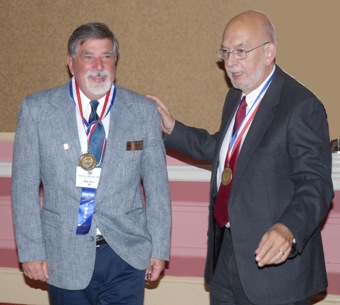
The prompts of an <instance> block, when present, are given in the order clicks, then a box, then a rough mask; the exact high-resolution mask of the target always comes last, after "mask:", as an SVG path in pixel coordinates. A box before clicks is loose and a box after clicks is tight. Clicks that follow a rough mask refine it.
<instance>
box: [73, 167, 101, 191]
mask: <svg viewBox="0 0 340 305" xmlns="http://www.w3.org/2000/svg"><path fill="white" fill-rule="evenodd" d="M100 172H101V168H99V167H96V168H94V169H93V170H90V171H87V170H84V169H83V168H81V167H80V166H77V172H76V175H77V177H76V186H77V187H87V188H93V189H96V188H97V187H98V184H99V177H100Z"/></svg>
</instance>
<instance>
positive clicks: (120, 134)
mask: <svg viewBox="0 0 340 305" xmlns="http://www.w3.org/2000/svg"><path fill="white" fill-rule="evenodd" d="M116 90H117V92H116V99H115V102H114V105H113V107H112V109H111V111H110V127H109V134H108V138H107V144H106V148H105V156H104V161H103V166H102V171H101V177H100V180H101V181H100V184H101V186H103V185H102V184H103V183H104V184H105V181H107V179H108V178H109V177H110V176H112V175H114V173H115V171H116V170H117V167H118V165H119V164H120V160H121V158H122V156H123V154H124V153H125V150H126V132H127V131H128V130H130V129H131V128H130V127H131V126H132V124H133V122H132V121H131V119H130V118H131V116H130V115H126V114H127V112H129V111H130V110H129V101H126V100H125V99H124V97H123V95H122V89H121V88H120V87H118V86H116ZM104 189H105V188H104Z"/></svg>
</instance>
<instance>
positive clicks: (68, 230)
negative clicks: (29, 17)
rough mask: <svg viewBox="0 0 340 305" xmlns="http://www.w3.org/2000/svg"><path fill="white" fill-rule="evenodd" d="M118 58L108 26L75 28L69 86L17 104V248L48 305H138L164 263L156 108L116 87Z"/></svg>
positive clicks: (165, 220)
mask: <svg viewBox="0 0 340 305" xmlns="http://www.w3.org/2000/svg"><path fill="white" fill-rule="evenodd" d="M117 57H118V42H117V40H116V38H115V36H114V35H113V33H112V32H111V31H110V29H109V28H108V27H107V26H106V25H105V24H102V23H88V24H84V25H81V26H79V27H78V28H77V29H76V30H75V31H74V32H73V34H72V35H71V37H70V39H69V43H68V56H67V63H68V66H69V69H70V72H71V74H72V75H73V77H72V79H71V80H70V81H69V82H67V83H66V84H64V85H62V86H59V87H56V88H52V89H49V90H45V91H42V92H39V93H36V94H33V95H31V96H29V97H27V98H25V99H24V101H23V102H22V104H21V107H20V112H19V118H18V127H17V131H16V135H15V142H14V159H13V176H12V202H13V215H14V226H15V234H16V242H17V247H18V253H19V260H20V262H22V265H23V270H24V273H25V275H26V276H28V277H29V278H31V279H34V280H40V281H44V282H45V281H47V283H48V291H49V297H50V303H51V305H77V304H78V305H95V304H102V305H104V304H129V305H141V304H143V300H144V280H145V278H146V279H147V280H151V281H154V280H156V279H157V278H158V277H159V275H160V273H161V271H162V270H163V269H164V266H165V261H166V260H168V259H169V252H170V230H171V207H170V193H169V185H168V176H167V169H166V163H165V149H164V143H163V139H162V132H161V130H160V128H159V125H160V124H161V118H160V115H159V113H158V111H157V107H156V105H155V103H153V102H152V101H150V100H148V99H147V98H145V97H144V96H142V95H140V94H137V93H136V92H132V91H130V90H127V89H124V88H122V87H120V86H118V85H116V84H115V83H114V80H115V72H116V70H115V67H116V61H117ZM95 143H97V144H98V145H97V144H95ZM141 181H142V182H143V188H144V192H143V191H142V189H141ZM40 184H42V185H43V190H44V199H43V205H42V207H41V206H40V197H39V186H40ZM144 194H145V196H144Z"/></svg>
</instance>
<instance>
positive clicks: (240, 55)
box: [216, 41, 270, 60]
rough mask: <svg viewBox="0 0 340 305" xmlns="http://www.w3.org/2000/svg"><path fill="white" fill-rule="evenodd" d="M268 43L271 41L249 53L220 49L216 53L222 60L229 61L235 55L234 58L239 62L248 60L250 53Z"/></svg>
mask: <svg viewBox="0 0 340 305" xmlns="http://www.w3.org/2000/svg"><path fill="white" fill-rule="evenodd" d="M267 43H270V41H267V42H265V43H263V44H260V45H259V46H257V47H255V48H252V49H250V50H248V51H246V50H243V49H237V50H234V51H228V50H226V49H219V50H218V51H216V54H217V56H218V57H219V58H220V59H222V60H228V59H229V57H230V54H233V56H234V58H235V59H237V60H243V59H246V58H247V56H248V53H249V52H251V51H254V50H256V49H257V48H259V47H262V46H264V45H266V44H267Z"/></svg>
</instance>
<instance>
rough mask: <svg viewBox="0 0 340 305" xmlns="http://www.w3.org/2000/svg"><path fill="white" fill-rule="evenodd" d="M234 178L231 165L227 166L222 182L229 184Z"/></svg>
mask: <svg viewBox="0 0 340 305" xmlns="http://www.w3.org/2000/svg"><path fill="white" fill-rule="evenodd" d="M232 179H233V172H232V171H231V169H230V167H226V168H225V169H224V170H223V172H222V183H223V185H228V184H229V183H230V182H231V180H232Z"/></svg>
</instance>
